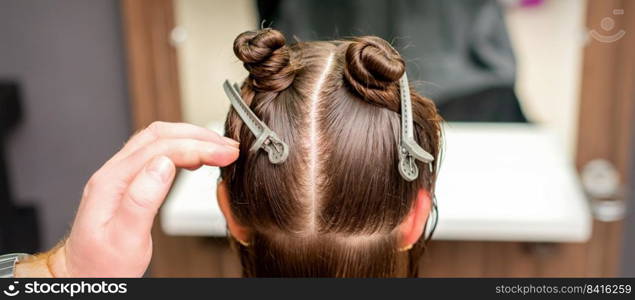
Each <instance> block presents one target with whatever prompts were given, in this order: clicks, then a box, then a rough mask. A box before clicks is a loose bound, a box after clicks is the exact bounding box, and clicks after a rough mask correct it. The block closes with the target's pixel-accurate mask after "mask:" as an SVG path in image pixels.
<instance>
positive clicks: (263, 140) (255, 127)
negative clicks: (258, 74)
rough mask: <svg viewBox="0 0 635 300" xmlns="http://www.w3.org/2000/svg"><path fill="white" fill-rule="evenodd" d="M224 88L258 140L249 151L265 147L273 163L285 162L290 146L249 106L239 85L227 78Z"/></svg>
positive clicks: (239, 114)
mask: <svg viewBox="0 0 635 300" xmlns="http://www.w3.org/2000/svg"><path fill="white" fill-rule="evenodd" d="M223 89H224V90H225V93H226V94H227V97H229V102H231V104H232V107H234V110H236V112H237V113H238V116H240V118H241V119H242V120H243V122H244V123H245V124H246V125H247V127H248V128H249V130H250V131H251V133H253V134H254V136H256V141H255V142H254V144H253V145H252V146H251V148H250V149H249V151H252V152H256V151H258V150H259V149H264V150H265V151H266V152H267V154H268V156H269V162H271V163H272V164H281V163H283V162H285V161H286V160H287V157H288V156H289V147H288V146H287V144H286V143H285V142H283V141H282V140H281V139H280V138H278V135H276V133H275V132H273V131H271V129H269V127H267V125H265V123H263V122H262V121H261V120H260V119H258V117H257V116H256V114H254V112H253V111H251V109H249V106H247V104H246V103H245V102H244V101H243V98H242V97H241V96H240V88H239V87H238V85H233V86H232V85H231V84H230V83H229V81H227V80H225V82H224V83H223Z"/></svg>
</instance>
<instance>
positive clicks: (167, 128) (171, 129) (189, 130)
mask: <svg viewBox="0 0 635 300" xmlns="http://www.w3.org/2000/svg"><path fill="white" fill-rule="evenodd" d="M164 138H168V139H170V138H172V139H194V140H200V141H206V142H214V143H220V144H224V145H228V146H234V147H237V146H238V142H236V141H234V140H232V139H230V138H226V137H223V136H221V135H219V134H218V133H216V132H214V131H212V130H210V129H207V128H204V127H200V126H196V125H192V124H188V123H169V122H160V121H155V122H153V123H152V124H150V125H149V126H148V127H146V128H145V129H143V130H141V131H140V132H139V133H137V134H136V135H134V136H133V137H132V138H130V140H129V141H128V142H127V143H126V144H125V145H124V147H123V148H122V149H121V150H120V151H119V152H118V153H117V154H115V155H114V156H113V157H112V158H111V159H110V160H111V161H117V160H121V159H123V158H125V157H127V156H129V155H130V154H132V153H134V152H136V151H137V150H139V149H141V148H142V147H144V146H147V145H149V144H151V143H152V142H154V141H156V140H159V139H164Z"/></svg>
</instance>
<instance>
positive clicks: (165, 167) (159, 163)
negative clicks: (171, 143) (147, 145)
mask: <svg viewBox="0 0 635 300" xmlns="http://www.w3.org/2000/svg"><path fill="white" fill-rule="evenodd" d="M147 172H148V173H150V174H152V175H153V176H156V177H158V178H159V179H160V180H161V181H163V182H166V181H168V179H170V175H171V172H172V161H171V160H170V159H169V158H167V157H165V156H159V157H157V158H155V159H154V160H153V161H152V162H151V163H150V166H149V167H148V169H147Z"/></svg>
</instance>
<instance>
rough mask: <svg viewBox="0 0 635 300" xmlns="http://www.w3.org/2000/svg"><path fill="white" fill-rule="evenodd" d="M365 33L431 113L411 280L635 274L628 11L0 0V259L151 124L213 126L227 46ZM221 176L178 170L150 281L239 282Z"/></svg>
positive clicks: (594, 6) (634, 33)
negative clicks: (380, 44)
mask: <svg viewBox="0 0 635 300" xmlns="http://www.w3.org/2000/svg"><path fill="white" fill-rule="evenodd" d="M263 27H272V28H275V29H278V30H280V31H282V32H283V33H285V35H286V36H287V40H288V41H291V40H298V41H312V40H325V39H326V40H333V39H340V38H346V37H351V36H359V35H377V36H380V37H382V38H384V39H385V40H387V41H389V42H391V44H392V45H393V46H394V47H395V48H396V49H397V50H399V51H400V52H401V53H402V55H403V56H404V57H405V59H406V62H407V65H408V75H409V77H410V79H411V80H412V81H413V82H415V83H416V84H415V87H416V89H417V90H418V91H419V92H420V93H422V94H423V95H425V96H426V97H429V98H431V99H433V100H434V101H435V103H436V105H437V107H438V109H439V111H440V114H441V116H442V117H443V118H444V119H445V120H446V123H445V125H444V135H445V141H444V146H443V150H444V154H443V160H442V162H441V168H440V171H439V172H440V173H439V178H438V182H437V187H436V198H437V204H438V211H439V214H438V226H437V228H436V231H435V233H434V235H433V238H432V241H431V242H430V243H429V245H428V248H427V249H426V253H425V256H424V259H423V261H422V263H421V266H420V275H421V276H423V277H563V276H566V277H615V276H635V256H634V255H633V253H635V215H634V213H633V211H634V208H633V207H634V205H635V197H634V193H633V188H634V187H635V185H634V184H633V183H634V182H635V177H634V176H633V175H634V174H633V171H635V164H633V161H634V160H633V158H634V156H635V151H633V137H634V135H633V133H634V132H635V131H634V130H633V129H634V128H635V121H634V120H635V85H634V83H635V2H634V1H628V0H606V1H592V0H587V1H584V0H479V1H467V0H466V1H442V0H399V1H389V0H365V1H362V0H346V1H335V0H328V1H309V0H301V1H291V0H233V1H221V0H89V1H86V0H57V1H37V0H0V253H7V252H27V253H35V252H38V251H44V250H46V249H49V248H51V247H52V246H54V245H55V243H56V242H57V241H59V240H60V239H62V238H63V237H64V236H65V235H66V234H67V233H68V231H69V226H70V225H71V223H72V220H73V217H74V215H75V212H76V209H77V206H78V204H79V201H80V197H81V193H82V188H83V186H84V184H85V183H86V181H87V180H88V178H89V177H90V175H91V174H92V173H93V172H94V171H95V170H96V169H97V168H98V167H99V166H100V165H102V164H103V163H104V162H105V161H106V160H107V159H108V158H109V157H110V156H112V154H113V153H115V152H116V151H117V150H118V149H120V148H121V146H122V145H123V144H124V143H125V142H126V140H127V139H128V138H129V137H130V135H131V134H133V133H134V132H136V131H138V130H139V129H141V128H144V127H145V126H147V125H148V124H150V123H151V122H153V121H155V120H162V121H183V122H188V123H193V124H196V125H199V126H206V127H209V128H211V129H214V130H218V131H222V123H223V122H224V120H225V117H226V114H227V112H228V110H229V107H230V104H229V101H228V99H227V98H226V97H225V95H224V93H223V90H222V87H221V84H222V82H223V81H224V80H225V79H226V78H227V79H230V80H232V81H237V82H239V81H241V80H243V79H244V78H245V76H246V74H247V73H246V71H245V69H244V68H243V66H242V64H241V63H240V61H239V60H238V59H237V58H236V57H235V56H234V53H233V51H232V43H233V40H234V39H235V37H236V36H237V35H238V34H240V33H241V32H243V31H246V30H253V29H258V28H263ZM218 175H219V170H218V168H215V167H202V168H200V169H198V170H194V171H188V170H180V171H179V173H178V176H177V179H176V182H175V184H174V186H173V188H172V190H171V192H170V194H169V196H168V198H167V199H166V201H165V203H164V204H163V206H162V207H161V209H160V212H159V216H158V217H157V220H156V222H155V225H154V228H153V238H154V256H153V259H152V262H151V265H150V269H149V271H148V273H147V274H146V276H150V277H173V276H178V277H238V276H240V275H241V266H240V262H239V260H238V257H237V255H236V253H235V251H234V250H232V249H231V248H230V244H229V243H228V237H227V230H226V225H225V220H224V218H223V216H222V214H221V212H220V210H219V207H218V205H217V201H216V196H215V195H216V192H215V190H216V183H217V178H218Z"/></svg>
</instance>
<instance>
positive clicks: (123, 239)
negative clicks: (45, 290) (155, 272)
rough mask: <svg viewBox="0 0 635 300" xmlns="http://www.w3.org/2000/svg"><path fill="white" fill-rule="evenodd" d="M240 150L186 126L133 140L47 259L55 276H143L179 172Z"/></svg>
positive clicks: (153, 130)
mask: <svg viewBox="0 0 635 300" xmlns="http://www.w3.org/2000/svg"><path fill="white" fill-rule="evenodd" d="M237 147H238V143H237V142H236V141H234V140H231V139H228V138H225V137H222V136H219V135H218V134H216V133H214V132H212V131H210V130H208V129H205V128H201V127H197V126H194V125H190V124H183V123H178V124H177V123H162V122H157V123H153V124H152V125H150V126H149V127H148V128H146V129H144V130H143V131H141V132H140V133H138V134H137V135H135V136H133V137H132V138H131V139H130V141H129V142H128V143H127V144H126V145H125V146H124V147H123V149H121V151H119V153H117V154H115V156H113V157H112V158H111V159H110V160H109V161H108V162H106V163H105V164H104V165H103V166H102V167H101V168H100V169H99V170H98V171H97V172H96V173H95V174H94V175H93V176H92V177H91V178H90V180H89V181H88V183H87V184H86V187H85V189H84V194H83V196H82V200H81V203H80V205H79V210H78V212H77V216H76V218H75V222H74V223H73V227H72V230H71V233H70V235H69V237H68V238H67V239H66V241H64V242H63V243H62V244H61V246H60V247H59V248H57V249H54V250H53V252H52V253H50V257H48V258H47V262H48V266H49V269H50V271H51V273H52V275H53V276H55V277H64V276H72V277H93V276H95V277H120V276H121V277H135V276H141V275H143V273H144V272H145V270H146V268H147V267H148V264H149V263H150V258H151V256H152V238H151V235H150V230H151V228H152V224H153V220H154V217H155V216H156V214H157V210H158V209H159V206H160V205H161V203H162V202H163V200H164V199H165V197H166V196H167V193H168V191H169V189H170V186H171V185H172V181H173V180H174V175H175V171H176V170H175V167H183V168H187V169H196V168H199V167H200V166H202V165H211V166H226V165H228V164H230V163H232V162H233V161H234V160H236V158H237V157H238V148H237ZM16 272H17V271H16Z"/></svg>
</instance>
